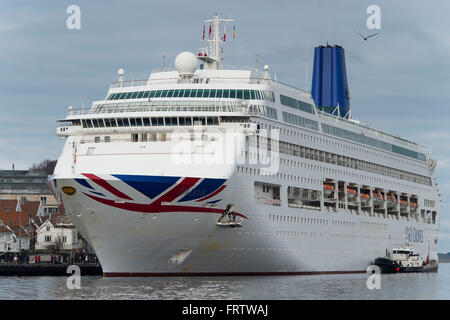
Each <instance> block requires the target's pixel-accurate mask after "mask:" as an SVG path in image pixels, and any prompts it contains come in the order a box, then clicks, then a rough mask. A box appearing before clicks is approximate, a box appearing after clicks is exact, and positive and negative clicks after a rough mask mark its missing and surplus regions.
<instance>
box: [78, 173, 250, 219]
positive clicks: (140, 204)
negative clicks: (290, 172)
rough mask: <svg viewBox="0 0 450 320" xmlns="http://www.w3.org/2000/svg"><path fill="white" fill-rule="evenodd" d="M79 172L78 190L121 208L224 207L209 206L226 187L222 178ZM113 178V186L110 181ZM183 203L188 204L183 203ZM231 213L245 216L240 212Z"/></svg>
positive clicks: (212, 210) (180, 209)
mask: <svg viewBox="0 0 450 320" xmlns="http://www.w3.org/2000/svg"><path fill="white" fill-rule="evenodd" d="M83 176H84V177H86V179H75V181H76V182H77V183H78V184H79V185H81V186H83V187H85V188H84V189H85V191H83V192H82V193H83V194H84V195H86V196H87V197H89V198H91V199H93V200H95V201H97V202H99V203H102V204H104V205H108V206H111V207H115V208H119V209H123V210H128V211H134V212H141V213H165V212H199V213H200V212H203V213H216V214H222V213H223V212H224V210H225V208H223V209H220V208H212V207H210V206H212V205H215V204H217V203H219V202H220V201H222V199H215V198H216V196H218V195H219V194H220V193H221V192H222V191H223V190H224V189H225V188H226V187H227V186H226V185H225V182H226V179H212V178H195V177H165V176H138V175H111V177H112V179H108V180H105V179H103V178H101V177H99V176H97V175H95V174H92V173H83ZM113 181H114V184H115V185H116V187H115V186H113V185H112V182H113ZM121 183H124V184H125V185H126V186H127V188H128V189H129V187H131V188H132V189H133V190H134V191H137V192H139V196H138V197H135V198H134V199H133V197H132V196H131V195H130V193H128V192H127V193H125V191H120V190H119V189H118V187H119V186H120V184H121ZM123 189H125V188H123ZM138 198H140V199H138ZM143 199H144V200H143ZM187 203H189V204H191V205H186V204H187ZM205 204H206V205H208V206H205ZM234 213H235V214H236V215H237V216H241V217H243V218H246V219H247V217H246V216H244V215H243V214H241V213H238V212H234Z"/></svg>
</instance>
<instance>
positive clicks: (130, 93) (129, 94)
mask: <svg viewBox="0 0 450 320" xmlns="http://www.w3.org/2000/svg"><path fill="white" fill-rule="evenodd" d="M132 94H133V92H127V95H126V96H125V97H124V98H123V99H130V98H131V95H132Z"/></svg>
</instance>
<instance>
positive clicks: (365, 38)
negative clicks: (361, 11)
mask: <svg viewBox="0 0 450 320" xmlns="http://www.w3.org/2000/svg"><path fill="white" fill-rule="evenodd" d="M356 33H357V34H359V35H360V36H361V37H362V38H363V39H364V41H367V39H369V38H370V37H373V36H376V35H377V34H378V32H377V33H374V34H371V35H368V36H367V37H364V36H363V35H362V34H361V33H359V32H356Z"/></svg>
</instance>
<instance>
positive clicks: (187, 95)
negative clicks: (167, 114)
mask: <svg viewBox="0 0 450 320" xmlns="http://www.w3.org/2000/svg"><path fill="white" fill-rule="evenodd" d="M190 95H191V89H186V90H184V96H183V97H184V98H187V97H190Z"/></svg>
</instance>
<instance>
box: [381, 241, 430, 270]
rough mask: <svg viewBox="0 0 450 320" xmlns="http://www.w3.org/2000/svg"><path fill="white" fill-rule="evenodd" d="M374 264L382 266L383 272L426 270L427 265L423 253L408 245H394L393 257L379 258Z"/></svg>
mask: <svg viewBox="0 0 450 320" xmlns="http://www.w3.org/2000/svg"><path fill="white" fill-rule="evenodd" d="M374 264H375V265H377V266H378V267H380V269H381V273H409V272H424V271H426V270H425V269H426V268H425V266H426V265H427V263H426V262H425V261H424V260H423V257H422V255H421V254H419V253H417V252H415V251H414V250H413V249H412V248H411V247H410V246H407V245H405V246H398V247H394V248H393V249H392V259H389V258H386V257H384V258H377V259H375V262H374Z"/></svg>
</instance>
